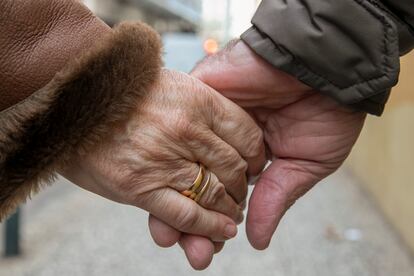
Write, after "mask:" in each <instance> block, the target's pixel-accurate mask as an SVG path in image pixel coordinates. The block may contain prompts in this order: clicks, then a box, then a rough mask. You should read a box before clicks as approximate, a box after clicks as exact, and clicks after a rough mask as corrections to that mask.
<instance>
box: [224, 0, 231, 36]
mask: <svg viewBox="0 0 414 276" xmlns="http://www.w3.org/2000/svg"><path fill="white" fill-rule="evenodd" d="M224 28H225V29H224V30H225V32H224V41H225V42H226V43H227V42H228V41H229V40H230V39H231V37H230V29H231V0H227V4H226V23H225V25H224Z"/></svg>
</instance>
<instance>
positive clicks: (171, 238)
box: [148, 215, 224, 262]
mask: <svg viewBox="0 0 414 276" xmlns="http://www.w3.org/2000/svg"><path fill="white" fill-rule="evenodd" d="M148 226H149V229H150V233H151V236H152V238H153V239H154V241H155V243H156V244H158V245H159V246H161V247H171V246H173V245H174V244H176V243H177V242H179V240H180V239H181V238H182V237H183V238H185V237H186V236H187V235H189V234H181V232H180V231H177V230H176V229H174V228H172V227H171V226H169V225H168V224H166V223H164V222H163V221H161V220H159V219H158V218H156V217H154V216H153V215H149V221H148ZM194 237H195V238H194V239H192V240H193V242H195V243H199V242H198V241H197V240H198V239H206V238H204V237H201V236H194ZM190 243H191V242H190ZM183 245H184V247H183ZM213 245H214V253H215V254H217V253H219V252H220V251H221V250H222V249H223V247H224V242H213ZM181 246H182V248H183V249H184V250H185V251H186V255H191V250H189V248H192V247H193V246H192V245H191V244H189V243H181ZM196 247H197V246H196ZM204 252H209V251H208V250H206V251H204ZM206 255H207V256H200V259H204V260H206V262H207V260H208V259H210V258H211V257H210V256H209V255H208V254H206ZM191 258H192V257H191ZM194 258H197V257H194Z"/></svg>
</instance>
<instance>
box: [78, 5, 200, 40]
mask: <svg viewBox="0 0 414 276" xmlns="http://www.w3.org/2000/svg"><path fill="white" fill-rule="evenodd" d="M83 2H84V3H85V4H86V5H87V6H88V7H89V8H90V9H91V10H92V11H93V12H94V13H95V14H96V15H98V16H99V17H100V18H102V19H103V20H104V21H105V22H106V23H108V24H109V25H114V24H116V23H117V22H119V21H121V20H142V21H144V22H147V23H149V24H150V25H152V26H153V27H154V28H155V29H157V31H159V32H161V33H164V32H197V31H198V29H199V27H200V24H201V20H202V0H84V1H83Z"/></svg>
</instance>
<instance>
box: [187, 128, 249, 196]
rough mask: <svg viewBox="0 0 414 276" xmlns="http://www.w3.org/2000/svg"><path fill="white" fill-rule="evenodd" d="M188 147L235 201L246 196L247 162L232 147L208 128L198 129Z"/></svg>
mask: <svg viewBox="0 0 414 276" xmlns="http://www.w3.org/2000/svg"><path fill="white" fill-rule="evenodd" d="M189 148H191V151H192V152H193V155H194V157H195V158H196V159H197V160H198V161H199V162H200V163H202V164H204V165H205V166H206V167H207V168H208V169H209V170H210V171H211V172H212V173H214V174H215V175H216V176H217V177H218V179H219V181H220V182H221V183H223V184H224V186H225V188H226V191H227V192H228V193H229V194H230V195H231V196H232V197H233V199H234V200H235V201H236V203H240V202H242V201H243V200H244V199H245V198H246V196H247V181H246V171H247V168H248V164H247V163H246V161H245V160H243V158H242V157H241V156H240V154H239V153H238V152H237V151H236V150H235V149H234V148H233V147H231V146H230V145H228V144H227V143H226V142H224V141H223V140H222V139H221V138H219V137H218V136H217V135H216V134H215V133H214V132H212V131H211V130H210V129H203V130H199V131H198V135H197V140H196V141H194V140H193V141H191V144H190V145H189Z"/></svg>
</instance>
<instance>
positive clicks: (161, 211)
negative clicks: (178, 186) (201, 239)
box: [137, 188, 237, 241]
mask: <svg viewBox="0 0 414 276" xmlns="http://www.w3.org/2000/svg"><path fill="white" fill-rule="evenodd" d="M137 206H138V207H140V208H143V209H145V210H147V211H148V212H150V213H151V214H153V215H154V216H156V217H158V218H159V219H160V220H162V221H164V222H165V223H167V224H169V225H170V226H172V227H173V228H175V229H177V230H179V231H181V232H185V233H190V234H195V235H200V236H205V237H209V238H211V239H212V240H213V241H225V240H228V239H230V238H233V237H234V236H236V234H237V227H236V224H235V223H234V221H233V220H232V219H231V218H229V217H227V216H225V215H223V214H220V213H217V212H215V211H210V210H207V209H204V208H203V207H201V206H200V205H198V204H197V203H196V202H195V201H193V200H192V199H189V198H187V197H185V196H183V195H182V194H180V193H179V192H177V191H175V190H173V189H170V188H165V189H160V190H155V191H152V192H151V193H148V194H144V195H142V197H141V198H140V202H138V204H137Z"/></svg>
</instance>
